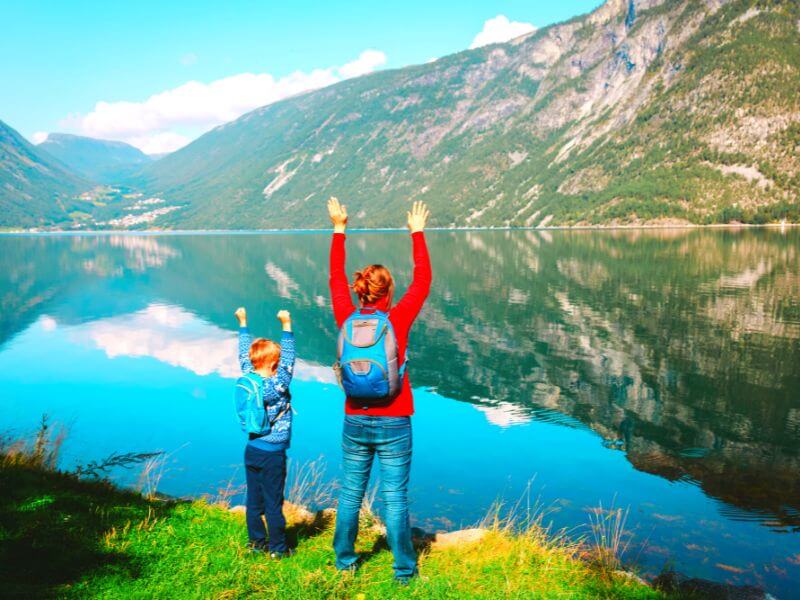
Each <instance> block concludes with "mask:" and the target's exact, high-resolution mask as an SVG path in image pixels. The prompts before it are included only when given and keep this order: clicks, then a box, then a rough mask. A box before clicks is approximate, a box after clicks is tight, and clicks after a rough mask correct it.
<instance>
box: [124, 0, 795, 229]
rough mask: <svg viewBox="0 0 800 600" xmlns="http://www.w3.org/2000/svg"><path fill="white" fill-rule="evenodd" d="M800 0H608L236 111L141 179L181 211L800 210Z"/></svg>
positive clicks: (266, 219)
mask: <svg viewBox="0 0 800 600" xmlns="http://www.w3.org/2000/svg"><path fill="white" fill-rule="evenodd" d="M799 21H800V8H799V5H798V3H797V2H785V1H784V2H779V1H767V0H759V1H755V0H727V1H726V0H704V1H700V0H633V1H631V0H609V1H608V2H606V3H605V4H603V5H602V6H601V7H600V8H598V9H597V10H596V11H594V12H593V13H591V14H589V15H586V16H583V17H579V18H576V19H573V20H571V21H569V22H566V23H563V24H558V25H554V26H551V27H548V28H545V29H542V30H539V31H537V32H536V33H534V34H531V35H529V36H527V37H523V38H519V39H517V40H514V41H512V42H509V43H506V44H499V45H494V46H489V47H486V48H480V49H475V50H469V51H466V52H461V53H459V54H455V55H452V56H448V57H445V58H442V59H440V60H437V61H435V62H433V63H429V64H425V65H420V66H415V67H409V68H405V69H399V70H394V71H385V72H380V73H375V74H372V75H369V76H366V77H361V78H358V79H354V80H349V81H345V82H342V83H339V84H337V85H334V86H331V87H328V88H325V89H322V90H318V91H315V92H312V93H309V94H305V95H302V96H299V97H295V98H291V99H288V100H285V101H282V102H279V103H276V104H273V105H270V106H267V107H264V108H261V109H259V110H256V111H254V112H251V113H249V114H247V115H245V116H243V117H241V118H240V119H238V120H236V121H234V122H232V123H229V124H226V125H223V126H221V127H219V128H217V129H215V130H213V131H211V132H209V133H208V134H206V135H204V136H202V137H201V138H200V139H198V140H197V141H195V142H194V143H192V144H190V145H189V146H187V147H186V148H184V149H182V150H180V151H178V152H175V153H173V154H172V155H170V156H167V157H165V158H164V159H162V160H160V161H158V162H156V163H153V164H151V165H148V166H147V167H145V168H144V169H143V171H142V172H141V174H140V176H139V179H138V181H139V184H140V185H141V186H142V187H143V188H144V189H145V190H146V191H147V192H148V193H150V194H154V195H158V196H159V197H162V198H164V199H165V200H166V201H167V202H168V203H170V204H171V205H182V206H183V208H182V209H180V210H174V211H172V212H170V213H168V214H165V215H164V216H162V217H160V218H159V219H158V220H157V221H156V223H155V224H156V225H158V226H175V227H178V226H179V227H197V228H204V227H298V226H299V227H315V226H323V225H325V222H326V219H325V215H324V208H323V207H324V204H323V201H324V200H325V199H326V198H327V197H328V196H329V195H337V196H339V197H340V198H342V199H344V200H345V201H346V202H347V204H348V206H349V208H350V213H351V215H352V216H353V218H352V221H353V223H354V224H358V225H359V226H385V225H400V224H401V221H402V217H401V215H402V213H403V211H404V210H405V208H406V207H407V205H408V203H409V202H411V201H413V200H425V201H427V202H428V203H429V204H430V205H431V207H432V211H433V218H434V223H435V224H436V225H456V226H469V225H533V226H543V225H548V224H549V225H556V224H587V223H643V222H648V223H651V222H661V223H663V222H694V223H712V222H728V221H735V220H739V221H750V222H764V221H773V220H779V219H782V218H788V219H790V220H800V209H798V189H800V158H799V157H800V152H798V150H799V148H798V144H800V99H799V98H800V94H798V93H797V91H798V90H800V70H799V69H800V32H799V31H798V28H799V27H800V26H799V25H798V22H799Z"/></svg>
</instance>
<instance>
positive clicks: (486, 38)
mask: <svg viewBox="0 0 800 600" xmlns="http://www.w3.org/2000/svg"><path fill="white" fill-rule="evenodd" d="M532 31H536V27H534V26H533V25H532V24H531V23H523V22H520V21H509V20H508V17H506V16H505V15H497V16H496V17H495V18H493V19H489V20H488V21H486V22H485V23H484V24H483V29H482V30H481V32H480V33H479V34H478V35H476V36H475V39H474V40H472V44H470V48H480V47H481V46H486V45H488V44H499V43H501V42H507V41H509V40H513V39H514V38H515V37H519V36H521V35H524V34H526V33H531V32H532Z"/></svg>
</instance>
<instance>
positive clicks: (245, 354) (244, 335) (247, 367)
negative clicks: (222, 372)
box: [234, 308, 255, 374]
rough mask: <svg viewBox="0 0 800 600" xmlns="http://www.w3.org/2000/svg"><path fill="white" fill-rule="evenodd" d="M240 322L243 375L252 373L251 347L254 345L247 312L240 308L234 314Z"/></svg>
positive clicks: (240, 364)
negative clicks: (248, 326)
mask: <svg viewBox="0 0 800 600" xmlns="http://www.w3.org/2000/svg"><path fill="white" fill-rule="evenodd" d="M234 314H235V315H236V318H237V319H238V321H239V366H240V367H241V368H242V373H243V374H247V373H252V372H253V371H254V370H255V369H253V363H251V362H250V346H251V345H252V343H253V336H252V335H250V331H249V330H248V329H247V312H246V311H245V309H244V308H238V309H237V310H236V312H235V313H234Z"/></svg>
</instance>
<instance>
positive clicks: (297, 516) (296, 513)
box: [283, 502, 316, 524]
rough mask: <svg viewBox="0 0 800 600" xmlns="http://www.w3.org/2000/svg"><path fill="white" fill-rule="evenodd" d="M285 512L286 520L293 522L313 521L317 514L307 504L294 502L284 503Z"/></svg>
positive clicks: (307, 522)
mask: <svg viewBox="0 0 800 600" xmlns="http://www.w3.org/2000/svg"><path fill="white" fill-rule="evenodd" d="M283 514H284V516H285V517H286V520H287V521H289V522H290V523H293V524H299V523H306V524H309V523H313V522H314V519H315V518H316V516H315V515H314V513H312V512H311V511H310V510H308V509H307V508H306V507H305V506H300V505H299V504H293V503H292V502H284V503H283Z"/></svg>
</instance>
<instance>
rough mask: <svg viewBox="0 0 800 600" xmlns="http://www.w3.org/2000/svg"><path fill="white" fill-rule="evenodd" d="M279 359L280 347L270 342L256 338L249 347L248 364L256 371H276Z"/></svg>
mask: <svg viewBox="0 0 800 600" xmlns="http://www.w3.org/2000/svg"><path fill="white" fill-rule="evenodd" d="M280 359H281V347H280V346H279V345H278V344H276V343H275V342H273V341H272V340H268V339H266V338H258V339H256V340H255V341H254V342H253V343H252V344H251V345H250V362H251V363H253V368H254V369H255V370H256V371H260V370H261V369H264V368H266V369H267V370H269V371H276V370H277V369H278V361H280Z"/></svg>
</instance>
